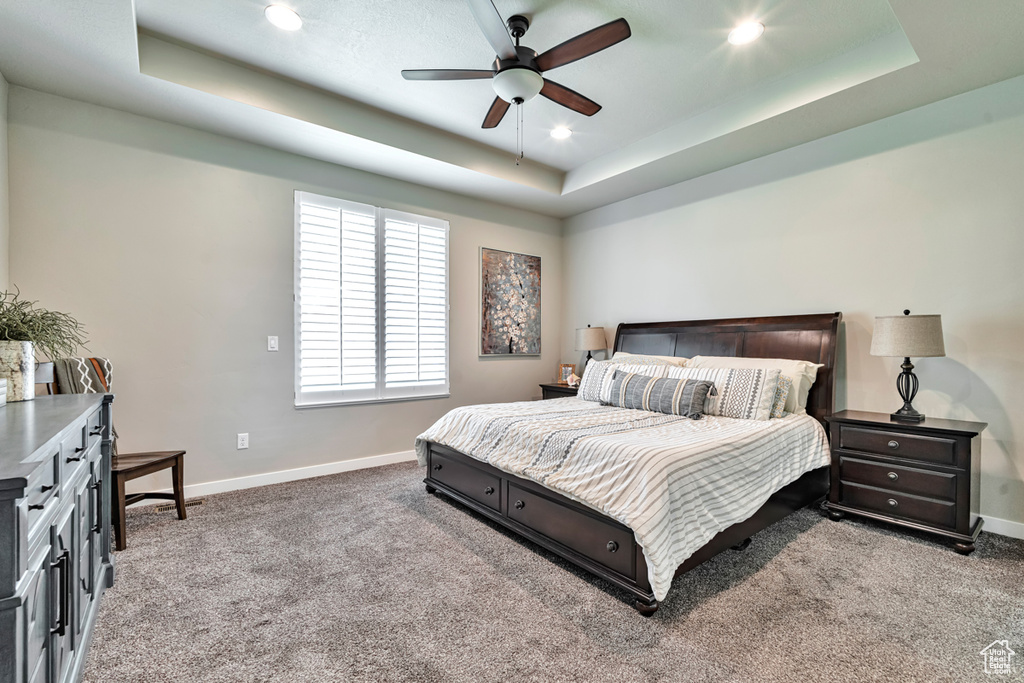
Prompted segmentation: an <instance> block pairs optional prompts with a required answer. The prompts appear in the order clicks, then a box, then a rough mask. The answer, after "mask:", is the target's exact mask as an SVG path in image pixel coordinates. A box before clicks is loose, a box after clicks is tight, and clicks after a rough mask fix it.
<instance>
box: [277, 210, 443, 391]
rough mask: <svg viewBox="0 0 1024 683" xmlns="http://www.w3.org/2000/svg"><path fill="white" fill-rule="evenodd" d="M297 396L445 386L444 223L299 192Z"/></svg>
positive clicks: (296, 290)
mask: <svg viewBox="0 0 1024 683" xmlns="http://www.w3.org/2000/svg"><path fill="white" fill-rule="evenodd" d="M295 225H296V230H295V233H296V246H295V253H296V282H295V316H296V331H295V337H296V344H295V346H296V371H295V404H296V405H298V406H302V405H319V404H327V403H344V402H356V401H373V400H395V399H403V398H416V397H421V396H439V395H446V394H447V393H448V389H449V380H448V223H447V221H443V220H439V219H436V218H429V217H425V216H416V215H413V214H407V213H402V212H398V211H391V210H382V209H377V208H376V207H373V206H369V205H366V204H358V203H356V202H349V201H345V200H340V199H334V198H331V197H321V196H319V195H314V194H310V193H307V192H296V193H295Z"/></svg>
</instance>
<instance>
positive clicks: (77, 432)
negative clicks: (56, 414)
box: [60, 421, 89, 487]
mask: <svg viewBox="0 0 1024 683" xmlns="http://www.w3.org/2000/svg"><path fill="white" fill-rule="evenodd" d="M88 448H89V442H88V438H87V437H86V432H85V422H84V421H83V422H78V423H77V424H76V425H75V428H74V430H72V432H71V433H70V434H69V435H68V436H66V437H64V439H63V440H61V442H60V462H61V481H62V483H63V484H64V485H65V487H66V486H68V484H69V482H71V480H72V479H73V478H74V472H75V471H76V470H78V468H80V467H82V466H83V465H84V464H85V462H86V460H87V459H88V456H87V455H86V450H87V449H88Z"/></svg>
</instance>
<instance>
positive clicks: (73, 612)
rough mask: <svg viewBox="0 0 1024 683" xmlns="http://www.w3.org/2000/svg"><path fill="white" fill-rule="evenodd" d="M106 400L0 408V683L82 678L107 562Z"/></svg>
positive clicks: (78, 397) (109, 576) (62, 399)
mask: <svg viewBox="0 0 1024 683" xmlns="http://www.w3.org/2000/svg"><path fill="white" fill-rule="evenodd" d="M113 398H114V397H113V396H112V395H110V394H72V395H57V396H40V397H38V398H36V399H34V400H31V401H22V402H18V403H8V404H7V405H6V406H4V407H2V408H0V682H3V683H8V682H9V681H10V682H12V683H44V682H45V683H68V682H70V681H77V680H78V678H79V677H80V675H81V671H82V665H83V664H84V662H85V654H86V651H87V649H88V646H89V640H90V638H91V636H92V628H93V624H94V623H95V620H96V613H97V611H98V609H99V602H100V597H101V596H102V595H103V591H104V590H105V589H106V588H108V587H109V586H111V585H113V582H114V566H113V560H112V558H111V556H110V509H111V508H110V481H111V478H110V455H111V441H110V432H111V430H110V424H111V421H110V404H111V401H112V400H113Z"/></svg>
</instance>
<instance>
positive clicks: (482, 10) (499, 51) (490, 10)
mask: <svg viewBox="0 0 1024 683" xmlns="http://www.w3.org/2000/svg"><path fill="white" fill-rule="evenodd" d="M466 4H467V5H469V9H470V10H472V12H473V18H474V19H476V23H477V25H478V26H479V27H480V30H481V31H483V33H484V37H485V38H487V42H488V43H490V44H491V47H493V48H494V54H496V55H497V56H498V57H499V58H501V59H516V57H517V56H518V55H517V53H516V45H515V43H513V42H512V36H510V35H509V33H508V28H507V27H506V26H505V20H504V19H502V18H501V15H500V14H498V8H496V7H495V6H494V3H493V2H492V1H491V0H466Z"/></svg>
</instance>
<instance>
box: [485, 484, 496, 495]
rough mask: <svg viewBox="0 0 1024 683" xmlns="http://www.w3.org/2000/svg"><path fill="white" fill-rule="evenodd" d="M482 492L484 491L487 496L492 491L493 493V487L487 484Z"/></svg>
mask: <svg viewBox="0 0 1024 683" xmlns="http://www.w3.org/2000/svg"><path fill="white" fill-rule="evenodd" d="M484 493H486V494H487V495H488V496H489V495H491V494H492V493H494V487H493V486H488V487H487V488H485V489H484Z"/></svg>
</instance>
